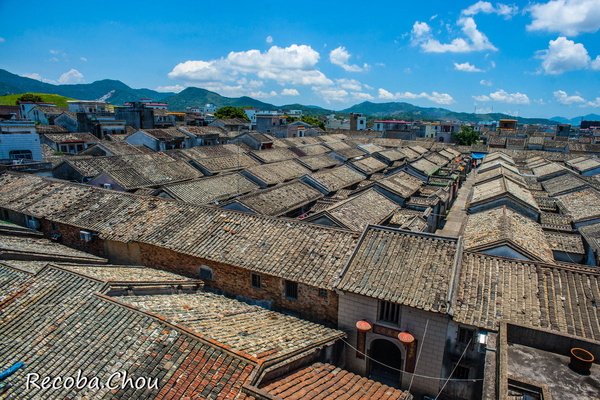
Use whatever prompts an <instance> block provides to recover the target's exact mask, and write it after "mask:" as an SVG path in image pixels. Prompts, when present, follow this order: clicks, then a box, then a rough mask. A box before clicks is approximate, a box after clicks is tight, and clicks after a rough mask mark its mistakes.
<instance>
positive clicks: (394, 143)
mask: <svg viewBox="0 0 600 400" xmlns="http://www.w3.org/2000/svg"><path fill="white" fill-rule="evenodd" d="M372 140H373V143H375V144H376V145H377V146H381V147H390V148H394V149H396V148H398V147H400V146H402V139H390V138H373V139H372Z"/></svg>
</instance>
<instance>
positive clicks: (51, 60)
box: [48, 57, 59, 62]
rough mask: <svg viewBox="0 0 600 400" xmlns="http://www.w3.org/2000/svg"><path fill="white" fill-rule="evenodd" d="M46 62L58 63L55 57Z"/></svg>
mask: <svg viewBox="0 0 600 400" xmlns="http://www.w3.org/2000/svg"><path fill="white" fill-rule="evenodd" d="M48 61H50V62H58V61H59V60H58V58H56V57H52V58H50V59H49V60H48Z"/></svg>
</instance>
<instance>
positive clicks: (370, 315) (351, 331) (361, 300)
mask: <svg viewBox="0 0 600 400" xmlns="http://www.w3.org/2000/svg"><path fill="white" fill-rule="evenodd" d="M377 308H378V300H376V299H373V298H369V297H365V296H360V295H356V294H352V293H344V294H341V295H340V296H339V315H338V321H339V322H338V329H341V330H345V331H346V332H347V334H348V339H347V340H348V343H350V344H351V345H352V346H354V347H356V339H357V338H356V336H357V331H356V322H357V321H359V320H361V319H366V320H367V321H369V322H370V323H371V324H373V323H375V322H376V321H377ZM428 320H429V324H428V326H427V333H426V336H425V340H424V341H423V334H424V333H425V325H427V321H428ZM448 322H449V318H448V317H446V316H444V315H440V314H437V313H432V312H427V311H422V310H418V309H415V308H411V307H405V306H402V308H401V315H400V323H399V325H397V326H394V325H389V326H390V327H394V328H396V329H399V330H401V331H408V332H410V333H411V334H412V335H413V336H414V337H415V339H416V340H417V341H418V346H419V347H420V346H421V344H422V350H421V356H420V358H419V361H418V365H417V366H416V370H415V373H416V374H419V375H426V376H433V377H441V376H442V373H443V368H442V367H443V359H444V348H445V345H446V336H447V330H448ZM380 324H381V325H384V323H380ZM376 339H386V340H389V341H390V342H392V343H394V344H396V345H397V346H398V348H399V349H400V351H401V353H402V360H406V350H405V349H404V346H402V345H401V343H400V342H399V341H398V340H397V339H394V338H391V337H387V336H382V335H378V334H374V333H373V332H372V331H371V332H368V333H367V337H366V350H367V354H369V351H370V345H371V344H372V343H373V341H374V340H376ZM417 351H418V350H417ZM368 367H369V366H368V363H367V359H366V358H365V359H360V358H357V357H356V351H354V350H353V349H351V348H350V347H347V351H346V365H345V368H346V369H349V370H350V371H353V372H355V373H358V374H360V375H367V374H368V373H369V371H368V370H367V369H368ZM410 380H411V374H408V373H405V374H403V376H402V384H401V387H402V389H408V386H409V384H410ZM441 385H443V381H440V380H432V379H426V378H419V377H415V378H414V380H413V383H412V387H411V392H412V393H415V394H426V395H429V396H434V397H435V396H436V395H437V394H438V391H439V389H440V388H441Z"/></svg>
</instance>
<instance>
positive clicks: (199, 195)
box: [161, 173, 260, 204]
mask: <svg viewBox="0 0 600 400" xmlns="http://www.w3.org/2000/svg"><path fill="white" fill-rule="evenodd" d="M258 189H260V187H259V186H258V185H257V184H256V183H254V182H252V181H251V180H249V179H248V178H246V177H245V176H243V175H241V174H239V173H235V174H226V175H217V176H211V177H206V178H202V179H198V180H193V181H189V182H182V183H174V184H170V185H166V186H163V187H162V188H161V190H164V191H165V192H167V193H168V194H169V195H171V196H172V197H174V198H175V199H177V200H179V201H184V202H186V203H192V204H212V203H214V202H215V201H222V200H228V199H230V198H232V197H235V196H239V195H243V194H246V193H248V192H251V191H253V190H258Z"/></svg>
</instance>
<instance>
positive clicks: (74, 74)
mask: <svg viewBox="0 0 600 400" xmlns="http://www.w3.org/2000/svg"><path fill="white" fill-rule="evenodd" d="M84 82H85V80H84V79H83V75H82V74H81V72H79V71H77V70H76V69H71V70H70V71H69V72H65V73H64V74H62V75H61V76H60V78H58V83H60V84H61V85H66V84H74V83H84Z"/></svg>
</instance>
